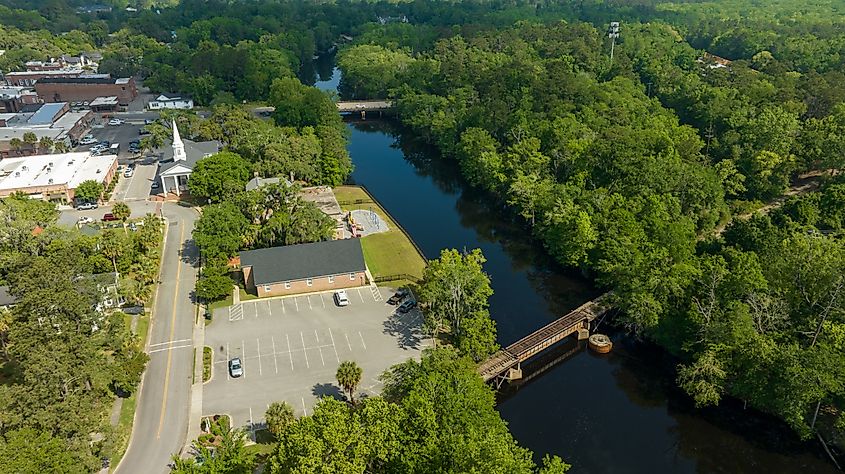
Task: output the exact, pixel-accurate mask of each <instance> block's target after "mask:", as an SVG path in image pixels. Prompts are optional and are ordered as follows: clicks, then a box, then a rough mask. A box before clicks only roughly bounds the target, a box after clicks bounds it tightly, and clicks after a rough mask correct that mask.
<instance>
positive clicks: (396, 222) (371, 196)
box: [338, 184, 428, 280]
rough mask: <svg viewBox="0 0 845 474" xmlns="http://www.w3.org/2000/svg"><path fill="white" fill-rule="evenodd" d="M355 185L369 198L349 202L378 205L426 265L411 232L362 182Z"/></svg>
mask: <svg viewBox="0 0 845 474" xmlns="http://www.w3.org/2000/svg"><path fill="white" fill-rule="evenodd" d="M356 186H358V187H359V188H361V190H362V191H364V194H366V195H367V197H369V198H370V200H369V201H368V200H366V199H356V200H355V201H353V202H351V204H366V203H368V202H371V203H374V204H378V207H379V208H380V209H381V210H382V212H384V213H385V214H386V215H387V217H388V218H390V220H391V221H393V223H394V224H396V227H397V228H398V229H399V230H400V231H401V232H402V233H403V234H404V235H405V238H407V239H408V241H409V242H411V245H412V246H413V247H414V250H416V251H417V254H419V256H420V257H421V258H422V259H423V262H424V263H425V264H426V265H428V258H426V256H425V254H424V253H423V251H422V250H421V249H420V246H419V245H417V242H416V241H415V240H414V239H413V237H411V234H409V233H408V231H407V230H405V228H404V227H402V224H400V223H399V221H398V220H397V219H396V218H395V217H393V215H391V214H390V211H388V210H387V209H385V207H384V206H382V205H381V203H380V202H378V201H377V200H376V198H374V197H373V195H372V194H370V190H369V189H367V187H366V186H364V185H363V184H358V185H356ZM338 204H340V202H338ZM344 204H350V202H348V201H345V202H344ZM376 280H378V278H376ZM417 280H419V278H417Z"/></svg>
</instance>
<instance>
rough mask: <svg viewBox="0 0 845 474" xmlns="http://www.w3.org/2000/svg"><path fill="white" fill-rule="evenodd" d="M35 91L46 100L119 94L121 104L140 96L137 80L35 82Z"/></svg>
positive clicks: (61, 100)
mask: <svg viewBox="0 0 845 474" xmlns="http://www.w3.org/2000/svg"><path fill="white" fill-rule="evenodd" d="M35 92H37V93H38V97H40V98H41V99H42V100H43V101H44V102H80V101H83V102H90V101H92V100H94V99H96V98H97V97H109V96H117V102H118V103H119V104H120V105H129V103H130V102H132V100H133V99H135V97H137V96H138V89H137V87H136V86H135V80H134V79H130V81H129V82H128V83H126V84H53V83H41V82H38V83H36V84H35Z"/></svg>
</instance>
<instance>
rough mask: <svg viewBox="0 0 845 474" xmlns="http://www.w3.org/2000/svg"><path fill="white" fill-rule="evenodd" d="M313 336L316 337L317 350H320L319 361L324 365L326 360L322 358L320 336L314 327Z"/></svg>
mask: <svg viewBox="0 0 845 474" xmlns="http://www.w3.org/2000/svg"><path fill="white" fill-rule="evenodd" d="M314 337H316V338H317V350H319V351H320V362H322V363H323V367H325V366H326V360H325V359H323V348H322V347H320V336H318V335H317V330H316V329H315V330H314Z"/></svg>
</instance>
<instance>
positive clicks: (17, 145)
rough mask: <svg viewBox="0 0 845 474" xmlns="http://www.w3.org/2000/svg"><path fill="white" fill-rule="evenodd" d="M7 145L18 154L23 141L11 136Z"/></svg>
mask: <svg viewBox="0 0 845 474" xmlns="http://www.w3.org/2000/svg"><path fill="white" fill-rule="evenodd" d="M9 146H10V147H11V148H12V149H13V150H15V151H16V152H18V154H20V152H21V148H23V141H21V139H20V138H18V137H15V138H12V139H11V140H9Z"/></svg>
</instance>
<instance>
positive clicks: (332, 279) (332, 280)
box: [329, 275, 334, 283]
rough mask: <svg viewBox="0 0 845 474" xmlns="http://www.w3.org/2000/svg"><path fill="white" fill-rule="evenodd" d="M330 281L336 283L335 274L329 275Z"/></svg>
mask: <svg viewBox="0 0 845 474" xmlns="http://www.w3.org/2000/svg"><path fill="white" fill-rule="evenodd" d="M329 283H334V275H329Z"/></svg>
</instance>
